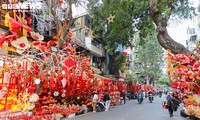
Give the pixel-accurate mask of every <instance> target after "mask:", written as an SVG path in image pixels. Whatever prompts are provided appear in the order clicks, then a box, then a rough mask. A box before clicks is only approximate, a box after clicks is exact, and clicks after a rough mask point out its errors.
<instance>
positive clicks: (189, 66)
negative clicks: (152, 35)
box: [168, 44, 200, 118]
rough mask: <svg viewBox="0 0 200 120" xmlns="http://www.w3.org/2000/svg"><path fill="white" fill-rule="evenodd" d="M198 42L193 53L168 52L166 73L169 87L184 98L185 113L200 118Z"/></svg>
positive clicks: (199, 48)
mask: <svg viewBox="0 0 200 120" xmlns="http://www.w3.org/2000/svg"><path fill="white" fill-rule="evenodd" d="M199 50H200V44H198V45H197V48H196V49H195V50H194V53H193V54H188V55H183V54H177V55H173V54H171V53H170V52H168V74H169V80H170V81H171V82H172V84H171V87H172V88H173V89H175V90H177V89H178V90H179V91H180V92H181V93H182V94H185V95H184V96H183V98H184V101H183V103H184V105H185V113H186V114H187V115H189V116H192V117H196V118H200V96H199V94H200V59H199V56H200V54H199Z"/></svg>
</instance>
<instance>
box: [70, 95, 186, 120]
mask: <svg viewBox="0 0 200 120" xmlns="http://www.w3.org/2000/svg"><path fill="white" fill-rule="evenodd" d="M164 99H165V98H164V97H162V98H159V97H155V99H154V101H153V103H150V102H149V101H148V99H147V98H146V99H145V100H144V101H143V103H142V104H138V102H137V101H136V100H130V101H127V103H126V104H125V105H118V106H114V107H112V108H111V110H110V111H108V112H96V113H87V114H84V115H80V116H76V117H74V118H69V120H189V119H187V118H183V117H181V116H180V109H181V107H180V108H179V110H178V111H177V112H175V113H174V116H173V117H169V114H168V111H167V109H163V108H162V106H161V103H162V101H163V100H164Z"/></svg>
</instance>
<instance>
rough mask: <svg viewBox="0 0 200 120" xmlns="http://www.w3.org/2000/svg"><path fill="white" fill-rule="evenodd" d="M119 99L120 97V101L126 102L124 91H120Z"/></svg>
mask: <svg viewBox="0 0 200 120" xmlns="http://www.w3.org/2000/svg"><path fill="white" fill-rule="evenodd" d="M120 99H121V103H122V101H123V102H124V104H126V94H125V92H124V91H120Z"/></svg>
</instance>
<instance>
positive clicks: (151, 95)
mask: <svg viewBox="0 0 200 120" xmlns="http://www.w3.org/2000/svg"><path fill="white" fill-rule="evenodd" d="M149 101H150V103H152V101H153V94H149Z"/></svg>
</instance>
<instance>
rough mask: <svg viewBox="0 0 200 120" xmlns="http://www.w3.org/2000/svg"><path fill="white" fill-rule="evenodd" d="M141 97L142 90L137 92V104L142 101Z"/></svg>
mask: <svg viewBox="0 0 200 120" xmlns="http://www.w3.org/2000/svg"><path fill="white" fill-rule="evenodd" d="M143 97H144V95H143V92H142V91H140V92H138V94H137V99H138V102H139V104H141V103H142V101H143Z"/></svg>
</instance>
